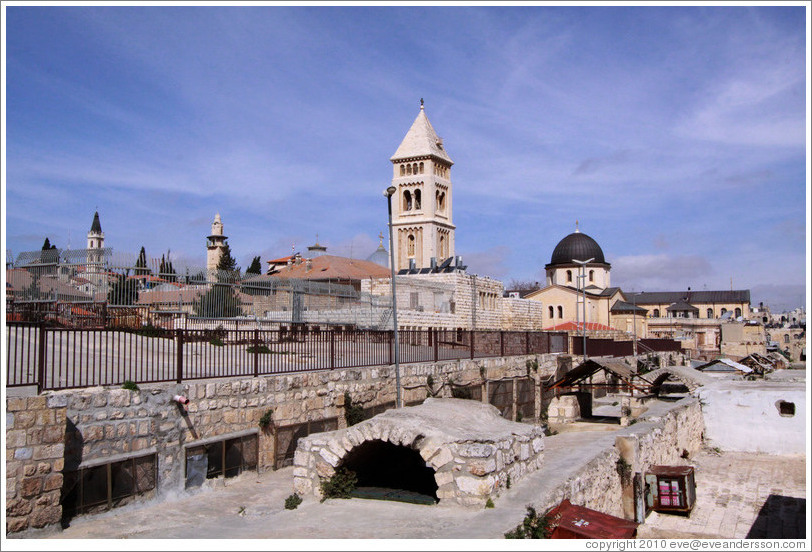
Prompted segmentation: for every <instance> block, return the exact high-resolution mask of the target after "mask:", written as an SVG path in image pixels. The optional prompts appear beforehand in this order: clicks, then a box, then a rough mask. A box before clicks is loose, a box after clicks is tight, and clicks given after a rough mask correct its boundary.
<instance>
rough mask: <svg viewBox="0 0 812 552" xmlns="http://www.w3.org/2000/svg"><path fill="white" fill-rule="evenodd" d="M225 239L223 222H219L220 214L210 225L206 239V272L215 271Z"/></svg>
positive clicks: (216, 215)
mask: <svg viewBox="0 0 812 552" xmlns="http://www.w3.org/2000/svg"><path fill="white" fill-rule="evenodd" d="M226 239H228V237H227V236H224V235H223V221H221V220H220V213H217V214H215V215H214V222H212V223H211V235H210V236H208V237H207V238H206V240H207V241H206V249H207V251H206V270H216V269H217V265H218V263H219V262H220V256H221V255H222V254H223V247H225V245H226Z"/></svg>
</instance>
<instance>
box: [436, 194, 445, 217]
mask: <svg viewBox="0 0 812 552" xmlns="http://www.w3.org/2000/svg"><path fill="white" fill-rule="evenodd" d="M436 198H437V211H439V212H441V213H442V212H445V192H440V191H438V192H437V193H436Z"/></svg>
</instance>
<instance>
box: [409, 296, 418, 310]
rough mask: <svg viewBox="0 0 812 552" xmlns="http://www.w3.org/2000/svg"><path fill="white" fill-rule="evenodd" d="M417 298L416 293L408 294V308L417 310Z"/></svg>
mask: <svg viewBox="0 0 812 552" xmlns="http://www.w3.org/2000/svg"><path fill="white" fill-rule="evenodd" d="M419 302H420V301H419V297H418V295H417V292H416V291H412V292H411V293H409V308H410V309H412V310H417V306H418V304H419Z"/></svg>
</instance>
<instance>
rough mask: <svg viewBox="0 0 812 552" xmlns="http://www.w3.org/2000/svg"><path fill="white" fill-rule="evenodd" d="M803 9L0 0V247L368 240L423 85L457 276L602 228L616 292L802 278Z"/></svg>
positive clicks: (274, 249)
mask: <svg viewBox="0 0 812 552" xmlns="http://www.w3.org/2000/svg"><path fill="white" fill-rule="evenodd" d="M800 4H801V3H799V4H798V5H795V6H776V5H767V6H765V7H758V6H749V7H746V6H729V5H726V6H720V7H710V6H679V5H663V6H655V7H645V6H634V7H612V6H600V7H586V6H551V5H521V6H512V7H510V6H498V5H494V6H482V5H480V6H422V7H421V6H408V5H404V6H397V5H384V6H360V7H359V6H355V7H351V6H320V7H319V6H279V5H264V6H259V5H254V6H241V7H201V6H175V7H173V6H169V5H156V6H152V7H125V6H91V7H80V6H48V7H37V6H13V5H11V6H10V5H4V6H3V7H4V9H5V12H4V18H5V19H4V24H5V33H4V40H5V44H4V48H3V51H4V55H5V63H4V66H5V81H4V84H5V89H4V98H3V99H4V101H5V107H4V109H3V113H4V130H5V136H4V138H5V139H4V140H3V143H4V148H5V152H4V156H3V157H4V167H3V168H4V173H3V186H4V192H5V196H4V202H3V203H4V224H5V228H4V232H3V239H4V241H5V243H4V247H5V248H6V251H7V257H8V256H12V257H14V256H16V255H17V254H19V253H20V252H23V251H30V250H38V249H40V248H41V246H42V244H43V242H44V240H45V238H46V237H48V238H49V241H50V243H51V244H53V245H56V246H57V247H58V248H62V249H64V248H71V249H81V248H84V247H85V246H86V245H85V244H86V234H87V232H88V230H89V229H90V225H91V222H92V220H93V213H94V211H96V210H98V212H99V215H100V218H101V225H102V229H103V231H104V233H105V245H106V246H109V247H112V248H113V250H114V251H115V252H117V253H124V252H126V253H128V254H131V255H135V254H137V252H138V250H139V249H140V248H141V247H142V246H143V247H144V248H145V250H146V252H147V254H148V255H149V256H150V257H156V258H160V257H161V255H163V254H168V255H169V256H170V259H172V260H173V263H174V265H175V266H176V267H179V266H184V265H186V266H203V265H204V264H205V255H206V248H205V238H206V236H207V235H208V234H209V233H210V225H211V222H212V220H213V218H214V215H215V213H220V215H221V217H222V220H223V224H224V227H225V234H226V235H227V236H228V242H229V244H230V247H231V250H232V253H233V254H234V256H235V257H236V259H237V261H238V264H240V265H241V266H242V267H243V268H246V267H247V266H248V265H249V264H250V262H251V259H252V258H253V257H254V256H256V255H259V256H260V257H261V259H262V261H263V265H265V261H267V260H269V259H273V258H277V257H281V256H285V255H288V254H290V252H291V250H292V247H293V248H295V250H297V251H305V250H306V248H307V246H308V245H312V244H313V243H314V242H315V241H316V240H318V241H319V242H320V243H321V244H322V245H326V246H327V247H328V253H332V254H339V255H344V256H351V257H353V258H366V257H367V256H369V255H370V254H372V252H373V251H374V250H375V249H376V247H377V246H378V241H379V239H378V234H379V233H386V231H387V229H386V224H387V208H386V199H385V198H384V196H383V194H382V192H383V190H384V189H385V188H386V187H387V186H388V185H389V184H390V181H391V178H392V165H391V162H390V161H389V158H390V157H391V156H392V154H393V153H394V152H395V150H396V149H397V147H398V145H399V144H400V142H401V140H402V139H403V137H404V136H405V134H406V131H407V130H408V129H409V127H410V126H411V124H412V122H413V120H414V119H415V117H416V116H417V114H418V112H419V108H420V107H419V106H420V99H421V98H423V99H424V101H425V110H426V114H427V116H428V118H429V120H430V121H431V123H432V125H433V126H434V128H435V130H436V131H437V133H438V134H439V135H440V136H441V137H442V138H443V142H444V147H445V149H446V151H447V152H448V154H449V155H450V157H451V158H452V159H453V161H454V163H455V164H454V166H453V167H452V170H451V181H452V185H453V193H454V196H453V197H454V205H453V217H454V220H453V222H454V224H455V225H456V227H457V229H456V254H457V255H462V256H463V260H464V263H465V264H467V265H468V267H469V272H473V273H476V274H480V275H485V276H491V277H494V278H498V279H500V280H502V281H504V282H505V283H506V284H509V283H510V282H511V281H512V280H520V281H539V282H542V283H543V282H544V265H545V264H546V263H549V262H550V257H551V255H552V251H553V249H554V248H555V246H556V244H557V243H558V242H559V241H560V240H561V239H563V238H564V237H565V236H566V235H568V234H569V233H571V232H573V231H574V230H575V222H576V220H577V221H578V222H579V228H580V230H581V231H582V232H584V233H586V234H588V235H589V236H591V237H593V238H594V239H595V240H596V241H597V242H598V243H599V244H600V246H601V247H602V249H603V251H604V254H605V257H606V260H607V261H608V262H609V263H611V265H612V272H611V278H612V285H615V286H620V287H622V288H623V289H624V290H628V291H677V290H685V289H687V288H688V287H691V288H692V289H694V290H702V289H708V290H712V289H731V286H732V288H733V289H750V290H751V300H752V304H753V305H754V306H755V305H757V304H758V303H759V302H761V301H763V302H765V303H767V304H768V305H770V307H771V308H772V310H773V311H777V310H778V311H780V310H785V309H791V308H794V307H797V306H800V305H802V304H806V302H807V299H806V294H807V282H808V281H809V273H808V270H809V260H808V249H809V245H808V234H809V227H808V213H807V206H808V204H809V174H808V173H809V167H808V164H809V162H808V159H807V155H808V148H809V144H808V142H807V135H808V130H809V127H808V125H809V114H808V113H807V109H806V106H807V105H808V98H809V92H808V87H809V60H807V59H806V57H805V52H806V50H807V40H808V29H807V25H808V22H809V15H808V13H807V11H806V8H805V7H803V6H801V5H800Z"/></svg>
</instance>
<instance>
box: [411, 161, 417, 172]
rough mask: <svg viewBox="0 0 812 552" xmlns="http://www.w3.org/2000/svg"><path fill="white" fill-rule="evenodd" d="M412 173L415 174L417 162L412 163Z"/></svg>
mask: <svg viewBox="0 0 812 552" xmlns="http://www.w3.org/2000/svg"><path fill="white" fill-rule="evenodd" d="M412 174H417V163H414V164H413V165H412Z"/></svg>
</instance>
